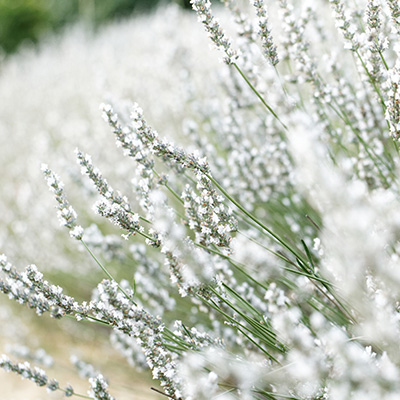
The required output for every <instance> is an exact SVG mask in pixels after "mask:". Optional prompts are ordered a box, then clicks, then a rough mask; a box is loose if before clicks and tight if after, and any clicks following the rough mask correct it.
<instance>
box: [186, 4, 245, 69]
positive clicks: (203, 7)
mask: <svg viewBox="0 0 400 400" xmlns="http://www.w3.org/2000/svg"><path fill="white" fill-rule="evenodd" d="M191 4H192V7H193V10H195V11H196V13H197V15H198V17H199V20H200V21H201V22H202V23H203V25H204V27H205V29H206V31H207V32H208V34H209V36H210V39H211V40H212V42H213V43H214V44H215V46H216V47H217V48H218V47H221V48H222V49H223V51H224V52H225V54H226V57H225V58H224V61H225V62H226V63H227V64H233V63H235V62H236V60H237V58H238V55H237V53H236V51H235V50H234V49H232V45H231V42H230V40H229V39H227V37H226V34H225V32H224V31H223V30H222V28H221V26H220V24H219V22H218V20H217V19H216V18H215V17H214V15H213V14H212V12H211V2H210V0H191Z"/></svg>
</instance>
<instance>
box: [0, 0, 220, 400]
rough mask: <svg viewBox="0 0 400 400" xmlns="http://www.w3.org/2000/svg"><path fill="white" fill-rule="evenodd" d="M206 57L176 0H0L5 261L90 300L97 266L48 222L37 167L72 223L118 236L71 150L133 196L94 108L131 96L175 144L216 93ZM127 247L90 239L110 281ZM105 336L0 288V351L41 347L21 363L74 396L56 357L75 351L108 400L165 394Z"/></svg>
mask: <svg viewBox="0 0 400 400" xmlns="http://www.w3.org/2000/svg"><path fill="white" fill-rule="evenodd" d="M173 3H174V4H173ZM218 65H219V56H218V55H217V54H216V52H212V51H210V49H209V41H208V38H207V35H206V34H205V33H204V31H203V27H202V26H201V24H199V23H197V17H196V15H195V13H194V12H192V11H190V6H189V1H186V0H175V1H172V0H171V1H165V0H164V1H163V0H115V1H109V0H68V1H59V0H0V254H1V253H4V254H6V255H7V257H8V259H9V261H10V262H11V263H12V264H13V265H15V266H16V267H17V269H18V270H23V269H24V268H25V267H26V266H27V265H28V264H36V265H37V266H38V268H39V269H40V270H41V271H42V272H43V273H44V276H45V279H46V280H48V281H49V282H51V283H53V284H57V285H60V286H62V287H64V288H65V293H66V294H68V295H72V296H74V297H75V298H76V299H77V301H84V300H86V301H90V298H91V290H92V289H93V288H94V287H95V286H96V285H97V283H98V282H100V281H101V280H102V279H103V278H104V276H103V274H102V272H101V271H99V269H98V268H97V267H96V265H95V263H94V262H93V260H92V259H90V257H88V254H87V253H86V252H85V251H84V250H83V249H82V248H80V247H79V246H78V245H77V243H76V241H74V240H71V239H70V238H69V235H68V232H67V230H65V229H64V228H62V227H60V226H59V223H58V221H57V215H56V210H55V200H54V198H53V195H52V194H51V193H50V192H49V191H48V188H47V185H46V183H45V181H44V179H43V176H42V173H41V171H40V165H41V163H47V164H49V166H50V167H51V168H52V169H54V170H55V171H56V172H57V173H58V174H59V175H60V177H61V179H62V181H64V183H65V188H66V193H67V196H68V198H69V200H70V202H71V204H72V205H73V207H74V208H75V209H76V210H77V212H78V216H79V223H81V224H82V225H83V226H85V228H87V227H89V226H90V225H91V224H92V223H93V222H96V223H98V224H99V225H100V226H102V231H103V234H105V235H106V234H107V235H109V236H108V238H109V239H110V240H111V242H110V243H111V244H114V243H116V244H117V245H118V243H119V240H121V238H120V237H119V234H120V232H118V230H116V229H113V227H112V226H110V224H107V223H104V221H103V222H101V221H100V220H99V219H98V218H97V217H96V216H95V215H94V214H93V212H92V210H91V206H92V204H93V202H94V201H95V199H96V194H95V193H94V192H93V189H92V188H91V185H90V182H88V180H87V179H86V177H81V174H80V167H79V166H78V165H77V164H76V160H75V155H74V149H75V148H76V147H79V148H80V150H82V151H83V152H88V153H90V154H92V156H93V161H94V163H95V164H96V165H97V166H98V167H99V168H100V169H101V170H102V172H103V173H104V176H106V177H107V179H108V180H109V182H110V183H111V184H112V185H113V186H114V187H115V189H119V190H121V191H123V192H124V193H126V194H127V195H128V196H130V198H131V199H132V198H133V199H134V197H135V196H134V194H133V193H132V188H131V185H130V180H131V179H132V178H133V177H134V175H135V165H134V163H133V162H132V161H131V160H128V159H127V158H126V157H125V158H124V157H123V156H122V154H121V152H120V150H119V149H117V148H116V147H115V143H114V137H113V134H112V132H111V130H110V128H109V127H108V126H107V124H106V123H105V122H104V121H103V119H102V117H101V113H100V112H99V104H100V103H101V102H111V103H114V102H115V103H117V104H123V105H124V104H125V102H126V103H130V102H133V101H137V102H139V103H140V104H141V106H142V107H143V109H144V110H145V114H146V117H147V119H148V120H149V122H150V123H151V124H152V125H153V126H154V127H155V128H156V129H159V131H160V134H161V135H162V136H169V137H170V138H172V140H177V141H178V143H179V139H177V138H179V137H180V138H182V121H183V120H184V119H185V118H186V117H189V116H190V115H192V114H193V113H194V115H199V113H200V111H199V110H201V107H202V105H201V104H202V103H201V102H202V99H204V98H208V97H211V98H213V97H215V93H214V92H215V90H216V89H215V88H216V87H217V83H216V82H217V81H219V80H221V79H219V78H218V76H216V75H214V74H213V73H212V71H213V70H215V69H216V67H217V66H218ZM205 76H206V77H207V79H204V77H205ZM194 93H195V95H194ZM198 100H199V101H198ZM123 242H124V243H125V241H123ZM124 245H125V244H124ZM93 246H95V243H94V244H93ZM127 247H128V246H127V245H125V248H124V249H122V250H121V253H122V256H124V257H125V258H123V259H122V261H121V260H112V259H111V260H110V259H107V258H104V255H103V254H101V249H99V248H96V249H95V251H96V254H97V255H98V256H99V257H100V258H102V260H103V261H104V262H106V263H107V267H108V268H109V269H110V271H111V272H112V273H113V274H115V276H116V277H117V279H122V278H124V279H127V280H132V276H133V274H134V272H135V268H136V265H134V264H135V263H134V260H132V257H129V251H128V249H127ZM127 254H128V255H127ZM109 336H110V331H109V330H108V329H104V328H100V329H98V328H97V326H92V325H90V324H86V323H79V324H78V323H77V322H76V321H74V320H73V319H72V320H68V319H66V318H64V319H62V320H60V321H55V320H53V319H50V318H49V317H48V316H42V317H40V318H39V317H38V316H37V315H36V314H35V312H34V310H29V309H28V308H27V307H24V306H21V305H19V304H16V302H15V301H11V300H9V299H8V298H7V296H5V295H2V294H0V355H1V354H2V353H7V354H8V355H9V356H10V358H11V359H12V360H13V361H24V360H26V359H29V358H30V356H29V354H28V353H27V351H28V349H30V351H32V352H36V351H37V350H38V349H44V351H45V352H46V353H48V354H49V355H51V356H52V357H53V359H54V362H53V363H52V366H51V367H48V366H46V365H41V364H40V363H37V362H36V361H34V360H32V359H31V363H32V365H38V366H40V367H42V368H43V369H45V370H46V371H47V372H48V374H49V377H51V378H56V379H58V380H59V382H60V386H62V387H65V386H66V385H67V383H71V384H72V385H73V387H74V388H75V389H76V390H77V392H79V393H82V394H86V392H87V390H88V386H89V385H88V382H87V379H81V378H79V376H78V374H77V373H76V371H75V370H74V367H73V366H72V365H71V363H70V362H69V357H70V356H71V354H76V355H78V356H79V357H80V358H81V359H82V360H84V361H86V362H88V363H92V364H94V366H95V368H96V369H98V370H100V371H101V372H102V373H103V374H104V375H105V376H106V377H107V378H108V379H109V382H110V392H111V394H112V395H113V396H115V398H117V399H119V400H124V399H139V400H140V399H149V398H153V399H162V398H165V397H163V396H161V395H159V394H157V393H156V392H154V391H152V390H151V389H150V387H151V386H156V387H157V383H156V382H154V381H152V379H151V375H150V373H149V371H146V370H145V371H143V372H138V371H137V370H136V369H135V368H130V367H129V362H128V361H127V360H126V356H125V357H124V356H123V355H121V354H119V353H118V352H117V351H116V350H115V349H113V348H112V346H111V344H110V339H109ZM0 387H1V390H2V394H1V395H0V397H1V398H6V399H9V400H22V399H24V400H42V399H43V400H46V399H62V398H64V395H63V393H61V392H58V393H47V392H46V390H45V389H43V388H37V387H36V386H35V384H34V383H32V382H29V381H26V380H25V381H23V380H21V378H20V377H19V376H16V375H13V374H11V373H7V372H5V371H3V370H0Z"/></svg>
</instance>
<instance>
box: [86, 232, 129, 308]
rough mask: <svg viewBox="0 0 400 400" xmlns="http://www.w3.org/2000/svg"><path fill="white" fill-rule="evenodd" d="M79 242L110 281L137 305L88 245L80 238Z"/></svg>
mask: <svg viewBox="0 0 400 400" xmlns="http://www.w3.org/2000/svg"><path fill="white" fill-rule="evenodd" d="M81 243H82V244H83V246H84V247H85V249H86V250H87V251H88V253H89V254H90V255H91V257H92V258H93V260H94V261H95V262H96V264H97V265H98V266H99V267H100V269H101V270H102V271H103V272H104V273H105V274H106V275H107V277H108V279H110V280H111V281H114V282H116V283H117V286H118V289H119V290H120V291H121V292H122V293H123V294H124V296H125V297H126V298H127V299H128V300H129V301H130V302H132V303H133V304H134V305H135V306H136V305H137V304H136V303H135V302H134V301H133V300H132V298H131V297H130V296H128V294H127V293H126V292H125V290H124V289H122V287H121V286H120V285H119V283H118V282H117V281H116V280H115V279H114V278H113V276H112V275H111V274H110V273H109V272H108V271H107V269H106V268H105V267H104V266H103V264H102V263H101V262H100V261H99V260H98V258H97V257H96V256H95V255H94V254H93V252H92V251H91V250H90V249H89V247H88V246H87V245H86V243H85V242H84V241H83V240H82V239H81Z"/></svg>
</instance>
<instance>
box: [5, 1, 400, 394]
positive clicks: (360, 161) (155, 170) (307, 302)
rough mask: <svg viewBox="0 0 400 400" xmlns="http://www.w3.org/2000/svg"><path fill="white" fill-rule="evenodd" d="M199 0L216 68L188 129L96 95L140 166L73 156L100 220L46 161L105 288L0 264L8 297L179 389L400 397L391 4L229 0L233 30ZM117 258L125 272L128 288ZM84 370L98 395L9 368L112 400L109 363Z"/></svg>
mask: <svg viewBox="0 0 400 400" xmlns="http://www.w3.org/2000/svg"><path fill="white" fill-rule="evenodd" d="M191 3H192V6H193V10H194V11H195V12H196V13H197V15H198V18H199V20H200V22H201V23H202V25H203V27H204V28H205V30H206V32H207V33H208V35H209V37H210V39H211V41H212V43H213V44H214V46H215V47H216V49H217V50H218V51H219V52H220V53H221V54H222V59H223V61H224V63H225V65H223V66H221V67H220V69H219V70H218V71H216V72H215V73H216V74H219V75H218V77H219V79H216V80H215V82H218V81H219V85H218V89H217V90H216V92H215V96H213V97H211V96H209V97H206V98H196V94H195V92H194V93H193V92H192V89H193V87H191V86H190V84H188V85H187V91H188V92H190V93H189V94H187V97H186V103H185V120H184V121H181V127H182V132H184V133H185V135H184V136H179V135H176V136H175V137H174V138H171V137H169V138H162V137H161V136H160V134H159V133H158V132H157V131H156V130H155V129H154V128H153V127H152V126H151V124H150V123H149V122H148V120H147V119H146V117H145V114H146V112H145V111H143V109H142V108H141V107H140V106H139V105H138V104H136V103H131V104H129V102H124V101H121V100H120V101H118V100H116V101H113V102H111V103H112V104H109V103H107V104H106V103H102V104H101V106H100V112H101V114H102V116H103V118H104V120H105V122H106V123H107V124H108V125H109V127H110V131H111V132H110V136H111V135H113V136H114V139H115V141H116V145H117V147H118V148H120V150H122V155H124V156H126V157H127V158H128V160H127V162H126V161H124V164H123V165H127V166H129V167H128V168H126V169H125V170H124V173H125V174H126V176H127V178H126V179H125V180H123V181H122V182H121V181H120V180H118V179H117V177H112V176H111V178H108V177H107V178H105V176H107V175H106V174H103V173H102V172H101V171H100V168H98V167H97V166H96V162H93V160H92V157H91V156H90V155H88V154H86V153H84V152H83V151H81V150H76V157H77V161H78V164H79V165H80V167H81V172H82V175H83V176H84V177H83V178H76V180H77V181H78V182H85V179H86V180H87V181H86V182H90V183H91V185H92V188H88V186H86V185H87V184H84V183H80V185H81V187H82V188H85V190H88V191H91V193H92V196H93V193H96V195H95V196H97V197H96V201H95V202H94V205H93V210H94V212H95V214H97V216H99V217H101V219H96V218H98V217H92V218H91V219H92V221H90V223H91V225H90V226H87V227H86V226H85V223H86V222H85V221H86V220H87V217H84V218H82V222H81V221H79V219H80V218H81V217H80V216H78V213H77V212H76V211H75V209H74V208H73V206H72V205H71V202H70V201H69V200H67V194H68V188H65V186H64V185H63V183H62V182H61V180H60V177H59V176H58V175H57V174H56V173H55V172H53V171H52V170H51V169H50V168H49V167H48V166H47V165H44V166H43V167H42V171H43V173H44V176H45V178H46V180H47V183H48V186H49V188H50V190H51V191H52V192H53V194H54V197H55V199H56V202H57V213H58V216H59V220H60V222H61V225H63V226H65V227H66V228H67V229H68V230H69V233H70V236H71V237H72V238H74V239H76V243H77V246H78V249H83V250H84V251H86V254H87V257H88V258H91V259H92V260H93V261H94V263H95V264H97V266H98V267H99V268H100V270H101V271H102V273H103V274H104V275H105V279H103V280H102V281H101V282H99V283H98V284H97V285H96V287H95V288H94V290H93V293H92V297H91V300H90V301H78V300H76V299H75V298H74V297H73V296H70V295H66V294H65V293H64V289H63V288H61V287H60V286H57V285H53V284H50V283H49V282H48V281H47V280H45V279H44V275H43V273H41V272H39V269H38V268H37V267H36V266H35V265H29V266H28V267H27V268H26V269H25V270H24V271H23V272H19V270H18V269H17V268H15V267H14V266H13V265H12V264H11V263H10V262H9V261H8V259H7V257H6V256H5V255H2V256H1V258H0V269H1V272H2V279H1V280H0V290H1V291H2V292H3V293H4V294H6V295H8V297H9V298H10V299H13V300H16V301H17V302H19V303H21V304H25V305H27V306H28V307H29V308H32V309H34V310H36V313H37V314H38V315H42V314H45V313H50V315H51V316H52V317H54V318H57V319H61V318H75V319H76V320H77V321H78V322H80V321H86V322H89V323H92V324H96V325H99V324H100V325H101V326H104V327H107V329H109V330H110V336H111V343H112V344H113V346H114V347H115V348H116V349H117V350H119V351H120V352H121V353H122V354H123V355H124V356H125V358H126V359H127V362H128V363H129V364H131V365H133V366H135V367H137V368H138V369H148V370H150V372H151V374H152V376H153V378H154V379H155V380H157V381H158V382H159V385H160V389H157V388H154V390H155V391H156V392H158V393H160V394H164V395H165V396H167V397H169V398H171V399H174V400H180V399H185V400H186V399H187V400H190V399H196V400H197V399H210V398H217V397H221V396H222V397H223V398H226V399H253V398H254V399H272V400H278V399H282V398H288V399H296V400H297V399H299V400H300V399H302V400H303V399H312V400H317V399H318V400H322V399H330V400H336V399H337V400H339V399H361V398H368V399H387V400H392V399H395V398H396V396H397V395H398V393H400V384H399V382H400V379H399V378H400V357H399V352H398V337H399V334H400V325H399V321H400V318H399V296H400V293H399V287H400V285H399V284H400V275H399V273H398V263H399V259H400V258H399V255H400V253H399V251H400V247H399V238H400V237H399V235H400V213H399V211H398V208H399V207H398V196H399V181H398V177H397V172H398V168H399V158H398V157H399V151H398V137H399V113H400V111H399V104H400V102H399V98H398V96H399V95H398V83H399V47H398V45H397V42H398V32H399V29H398V19H399V15H398V10H397V9H396V7H397V6H396V4H395V2H392V1H389V0H388V1H383V0H382V1H378V0H368V1H352V2H347V1H342V0H330V1H329V3H330V4H328V3H327V2H324V1H322V0H321V1H316V2H314V3H313V5H312V6H311V5H310V4H309V3H307V2H303V1H300V0H299V1H294V0H293V1H290V0H280V1H278V2H268V1H250V3H249V4H247V5H245V4H239V3H236V2H235V1H234V0H228V1H225V2H224V3H225V6H226V8H227V11H225V12H222V11H221V10H218V11H219V12H221V15H223V16H224V17H226V16H227V15H231V16H232V18H233V24H232V25H231V24H229V23H228V22H226V24H227V27H228V28H229V30H230V31H233V32H235V31H236V35H234V34H232V35H228V33H227V31H226V30H225V28H224V26H223V24H222V23H221V22H220V21H219V20H218V19H217V18H216V16H215V14H214V10H213V8H212V4H211V2H210V1H209V0H192V1H191ZM321 20H323V21H325V22H324V24H323V25H322V24H321V22H320V21H321ZM277 21H278V23H277ZM229 36H231V37H232V38H229ZM194 72H196V73H200V74H201V73H202V72H203V71H200V72H199V71H193V73H194ZM202 76H203V79H205V78H204V75H202ZM215 85H217V83H215ZM155 124H157V122H156V123H155ZM159 126H160V128H161V129H162V125H159ZM179 129H180V128H179ZM177 141H179V142H181V143H183V145H182V146H180V145H176V144H175V142H177ZM90 146H91V143H90V142H88V143H87V146H86V147H90ZM86 150H87V151H89V149H85V151H86ZM94 158H95V155H94V156H93V159H94ZM87 178H88V179H87ZM81 179H82V180H81ZM127 181H129V184H128V185H127V184H126V182H127ZM109 182H113V184H112V185H111V184H110V183H109ZM114 182H115V184H114ZM120 184H121V185H122V186H123V188H122V189H120V190H118V189H114V187H115V188H116V187H117V186H118V185H120ZM79 206H80V207H82V204H79ZM78 221H79V224H78ZM107 223H110V224H107ZM117 234H119V235H117ZM116 267H117V268H116ZM126 268H128V271H129V274H130V279H119V278H118V277H117V275H118V273H119V270H120V269H126ZM132 277H133V278H132ZM74 360H75V359H74ZM75 364H76V365H77V366H78V368H80V369H81V370H84V371H86V372H85V375H84V376H85V377H86V378H88V379H89V383H90V385H91V389H90V390H89V391H88V396H86V395H83V394H79V393H75V392H74V390H73V389H72V388H71V387H66V388H65V389H61V388H60V386H59V384H58V382H57V381H54V380H49V378H48V377H47V375H46V373H45V372H44V371H42V370H41V369H38V368H31V367H30V365H29V364H26V363H25V364H23V363H19V364H18V363H13V362H12V361H10V359H9V358H8V357H7V356H5V355H4V356H3V357H2V359H1V360H0V366H1V367H2V368H4V369H5V370H7V371H13V372H16V373H18V374H20V375H22V376H23V377H25V378H27V379H30V380H32V381H34V382H36V383H37V384H38V385H39V386H47V388H48V389H49V390H51V391H53V390H63V391H64V393H65V394H66V395H67V396H72V395H78V396H81V397H87V398H92V399H112V398H113V397H112V396H111V394H109V392H108V383H107V381H106V380H105V378H104V377H103V375H102V374H101V373H100V372H98V371H96V370H95V369H94V368H91V367H87V365H86V364H85V363H80V362H79V361H77V360H75ZM132 390H134V388H132Z"/></svg>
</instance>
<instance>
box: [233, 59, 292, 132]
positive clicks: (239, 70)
mask: <svg viewBox="0 0 400 400" xmlns="http://www.w3.org/2000/svg"><path fill="white" fill-rule="evenodd" d="M233 65H234V67H235V68H236V70H237V71H238V72H239V74H240V75H241V77H242V78H243V79H244V80H245V81H246V83H247V84H248V85H249V87H250V89H251V90H252V91H253V92H254V93H255V95H256V96H257V97H258V98H259V99H260V101H261V103H262V104H263V105H264V106H265V107H266V108H267V110H268V111H269V112H270V113H271V114H272V115H273V116H274V117H275V118H276V120H277V121H278V122H279V123H280V124H281V125H282V126H283V128H284V129H285V130H286V131H287V130H288V127H287V126H286V125H285V124H284V123H283V122H282V121H281V120H280V118H279V117H278V115H277V114H276V112H275V111H274V110H273V109H272V108H271V106H269V105H268V104H267V103H266V101H265V100H264V99H263V97H262V96H261V94H260V93H259V92H258V90H257V89H256V88H255V87H254V86H253V85H252V84H251V82H250V81H249V80H248V79H247V76H246V75H245V74H244V73H243V72H242V70H241V69H240V68H239V66H238V65H237V64H235V63H233Z"/></svg>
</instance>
